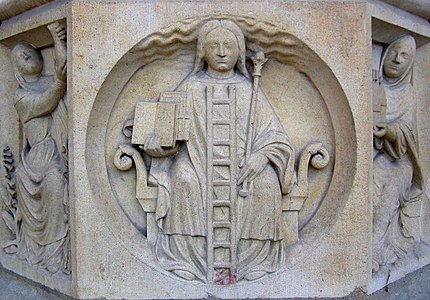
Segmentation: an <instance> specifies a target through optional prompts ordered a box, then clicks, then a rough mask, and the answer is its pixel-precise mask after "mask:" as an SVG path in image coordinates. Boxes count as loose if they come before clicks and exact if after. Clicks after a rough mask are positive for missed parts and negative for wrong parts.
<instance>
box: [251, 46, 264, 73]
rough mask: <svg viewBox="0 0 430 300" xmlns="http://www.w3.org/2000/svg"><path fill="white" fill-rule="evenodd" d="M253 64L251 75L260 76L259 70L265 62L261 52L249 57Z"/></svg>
mask: <svg viewBox="0 0 430 300" xmlns="http://www.w3.org/2000/svg"><path fill="white" fill-rule="evenodd" d="M251 59H252V61H253V63H254V73H252V75H253V76H259V77H260V76H261V69H262V67H263V65H264V63H265V62H266V61H267V58H266V57H265V55H264V53H263V51H258V52H257V53H256V54H255V55H254V56H252V57H251Z"/></svg>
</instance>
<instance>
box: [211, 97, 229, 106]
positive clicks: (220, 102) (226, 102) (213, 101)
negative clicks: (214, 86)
mask: <svg viewBox="0 0 430 300" xmlns="http://www.w3.org/2000/svg"><path fill="white" fill-rule="evenodd" d="M230 103H231V101H230V99H228V98H227V99H221V98H220V99H214V98H212V104H215V105H217V104H230Z"/></svg>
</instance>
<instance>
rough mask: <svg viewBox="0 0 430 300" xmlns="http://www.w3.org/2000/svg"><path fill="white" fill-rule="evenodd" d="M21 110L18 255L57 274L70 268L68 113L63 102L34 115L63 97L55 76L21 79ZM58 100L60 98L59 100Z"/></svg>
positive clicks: (18, 102) (17, 98)
mask: <svg viewBox="0 0 430 300" xmlns="http://www.w3.org/2000/svg"><path fill="white" fill-rule="evenodd" d="M20 85H21V87H20V88H19V89H18V90H17V92H16V96H15V108H16V110H17V112H18V115H19V117H20V120H21V122H22V127H23V137H22V138H23V146H22V152H21V161H20V163H19V165H18V167H17V170H16V175H17V176H16V181H17V193H18V201H17V202H18V218H19V220H20V221H21V226H20V228H19V232H18V236H17V238H18V252H17V255H18V257H19V258H21V259H25V260H26V261H28V262H29V263H30V264H33V265H35V264H37V265H40V266H41V267H43V268H46V269H48V270H49V271H50V272H52V273H55V272H57V271H58V270H60V269H62V270H63V271H65V272H68V271H67V270H66V269H67V267H68V266H67V259H68V258H67V256H68V253H67V250H66V249H67V248H68V245H67V243H68V239H67V235H68V216H67V215H66V214H67V212H66V210H65V207H66V205H67V196H68V193H67V178H66V176H65V175H66V172H67V168H66V166H65V163H66V161H67V157H66V155H67V153H66V151H67V150H66V147H67V109H66V106H65V104H64V102H63V100H60V102H59V104H58V105H57V107H56V108H55V109H54V111H53V112H50V113H47V114H45V115H42V116H37V117H31V114H32V111H33V110H34V107H35V106H37V105H38V101H40V100H42V98H44V97H60V98H61V96H58V95H57V94H58V92H57V86H56V85H55V83H54V82H53V80H52V77H48V76H41V77H40V78H39V80H38V81H37V82H33V83H27V82H25V81H23V80H22V79H21V81H20ZM55 101H58V98H57V100H55Z"/></svg>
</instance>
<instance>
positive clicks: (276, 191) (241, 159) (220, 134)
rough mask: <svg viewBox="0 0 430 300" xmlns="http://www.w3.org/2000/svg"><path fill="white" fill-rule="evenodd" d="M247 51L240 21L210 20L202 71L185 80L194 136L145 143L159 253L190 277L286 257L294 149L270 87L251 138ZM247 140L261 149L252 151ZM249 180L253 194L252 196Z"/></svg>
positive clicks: (251, 270) (219, 277)
mask: <svg viewBox="0 0 430 300" xmlns="http://www.w3.org/2000/svg"><path fill="white" fill-rule="evenodd" d="M245 50H246V49H245V40H244V36H243V33H242V31H241V29H240V28H239V27H238V26H237V25H236V24H234V23H233V22H231V21H228V20H212V21H209V22H207V23H206V24H205V25H204V26H203V27H202V28H201V29H200V32H199V35H198V41H197V53H196V59H195V67H194V70H193V72H192V73H191V74H190V75H189V76H188V77H187V78H186V79H185V80H184V81H183V82H182V83H181V84H180V86H179V87H178V88H177V91H183V92H186V94H187V107H188V108H189V111H190V132H189V140H188V141H186V142H178V143H177V144H176V146H175V147H174V148H163V147H161V146H160V143H159V139H158V137H157V135H156V134H154V135H152V136H149V137H148V138H147V139H146V141H145V143H144V145H143V146H142V148H143V149H144V151H145V152H146V154H148V155H150V156H152V158H153V159H152V164H151V169H150V175H149V176H150V180H151V182H153V183H156V184H157V186H158V187H159V188H158V199H157V204H156V212H155V214H156V220H157V224H158V226H159V234H158V237H157V241H156V245H155V253H156V256H157V259H158V261H159V263H160V265H161V266H162V267H163V268H164V269H166V270H168V271H171V272H173V273H175V274H176V275H178V276H180V277H182V278H184V279H187V280H199V281H202V282H209V283H217V284H229V283H235V282H236V281H237V280H241V279H246V280H255V279H258V278H261V277H263V276H265V275H266V274H267V273H272V272H275V271H277V270H279V269H280V268H281V267H282V266H283V263H284V261H285V255H286V253H285V245H286V243H285V234H286V233H285V226H284V223H283V216H282V204H281V201H282V196H283V194H287V193H289V192H290V191H291V188H292V186H293V184H294V180H295V172H294V150H293V147H292V145H291V141H290V139H289V137H288V135H287V133H286V131H285V129H284V127H283V125H282V124H281V122H280V120H279V118H278V116H277V115H276V113H275V112H274V110H273V108H272V106H271V105H270V103H269V101H268V100H267V99H266V97H265V96H264V93H263V92H262V91H261V90H259V91H258V101H257V104H256V109H255V119H254V122H253V129H252V136H251V141H247V130H249V129H248V118H250V114H251V112H250V107H251V106H250V104H251V99H252V95H253V83H252V81H251V79H250V76H249V74H248V71H247V69H246V67H245ZM254 88H255V87H254ZM247 142H250V143H251V145H252V151H251V155H250V157H249V158H248V159H246V160H245V149H246V143H247ZM245 181H248V182H249V194H248V195H247V196H243V197H242V196H241V195H239V190H240V189H241V187H242V185H243V183H244V182H245Z"/></svg>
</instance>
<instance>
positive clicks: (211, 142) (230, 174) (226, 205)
mask: <svg viewBox="0 0 430 300" xmlns="http://www.w3.org/2000/svg"><path fill="white" fill-rule="evenodd" d="M206 100H207V102H206V103H207V104H206V105H207V111H206V118H207V127H206V128H207V129H206V130H207V132H206V134H207V185H208V187H207V197H206V199H207V221H208V227H207V228H208V233H207V246H208V260H207V263H208V271H207V279H208V283H210V284H218V285H227V284H232V283H235V282H236V281H237V277H236V276H237V275H236V272H237V268H236V258H237V254H236V251H237V250H236V236H235V225H236V202H237V201H236V198H237V185H236V177H237V176H236V166H237V163H236V153H237V151H236V89H235V87H234V86H233V85H226V84H213V85H210V86H208V87H207V88H206Z"/></svg>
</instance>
